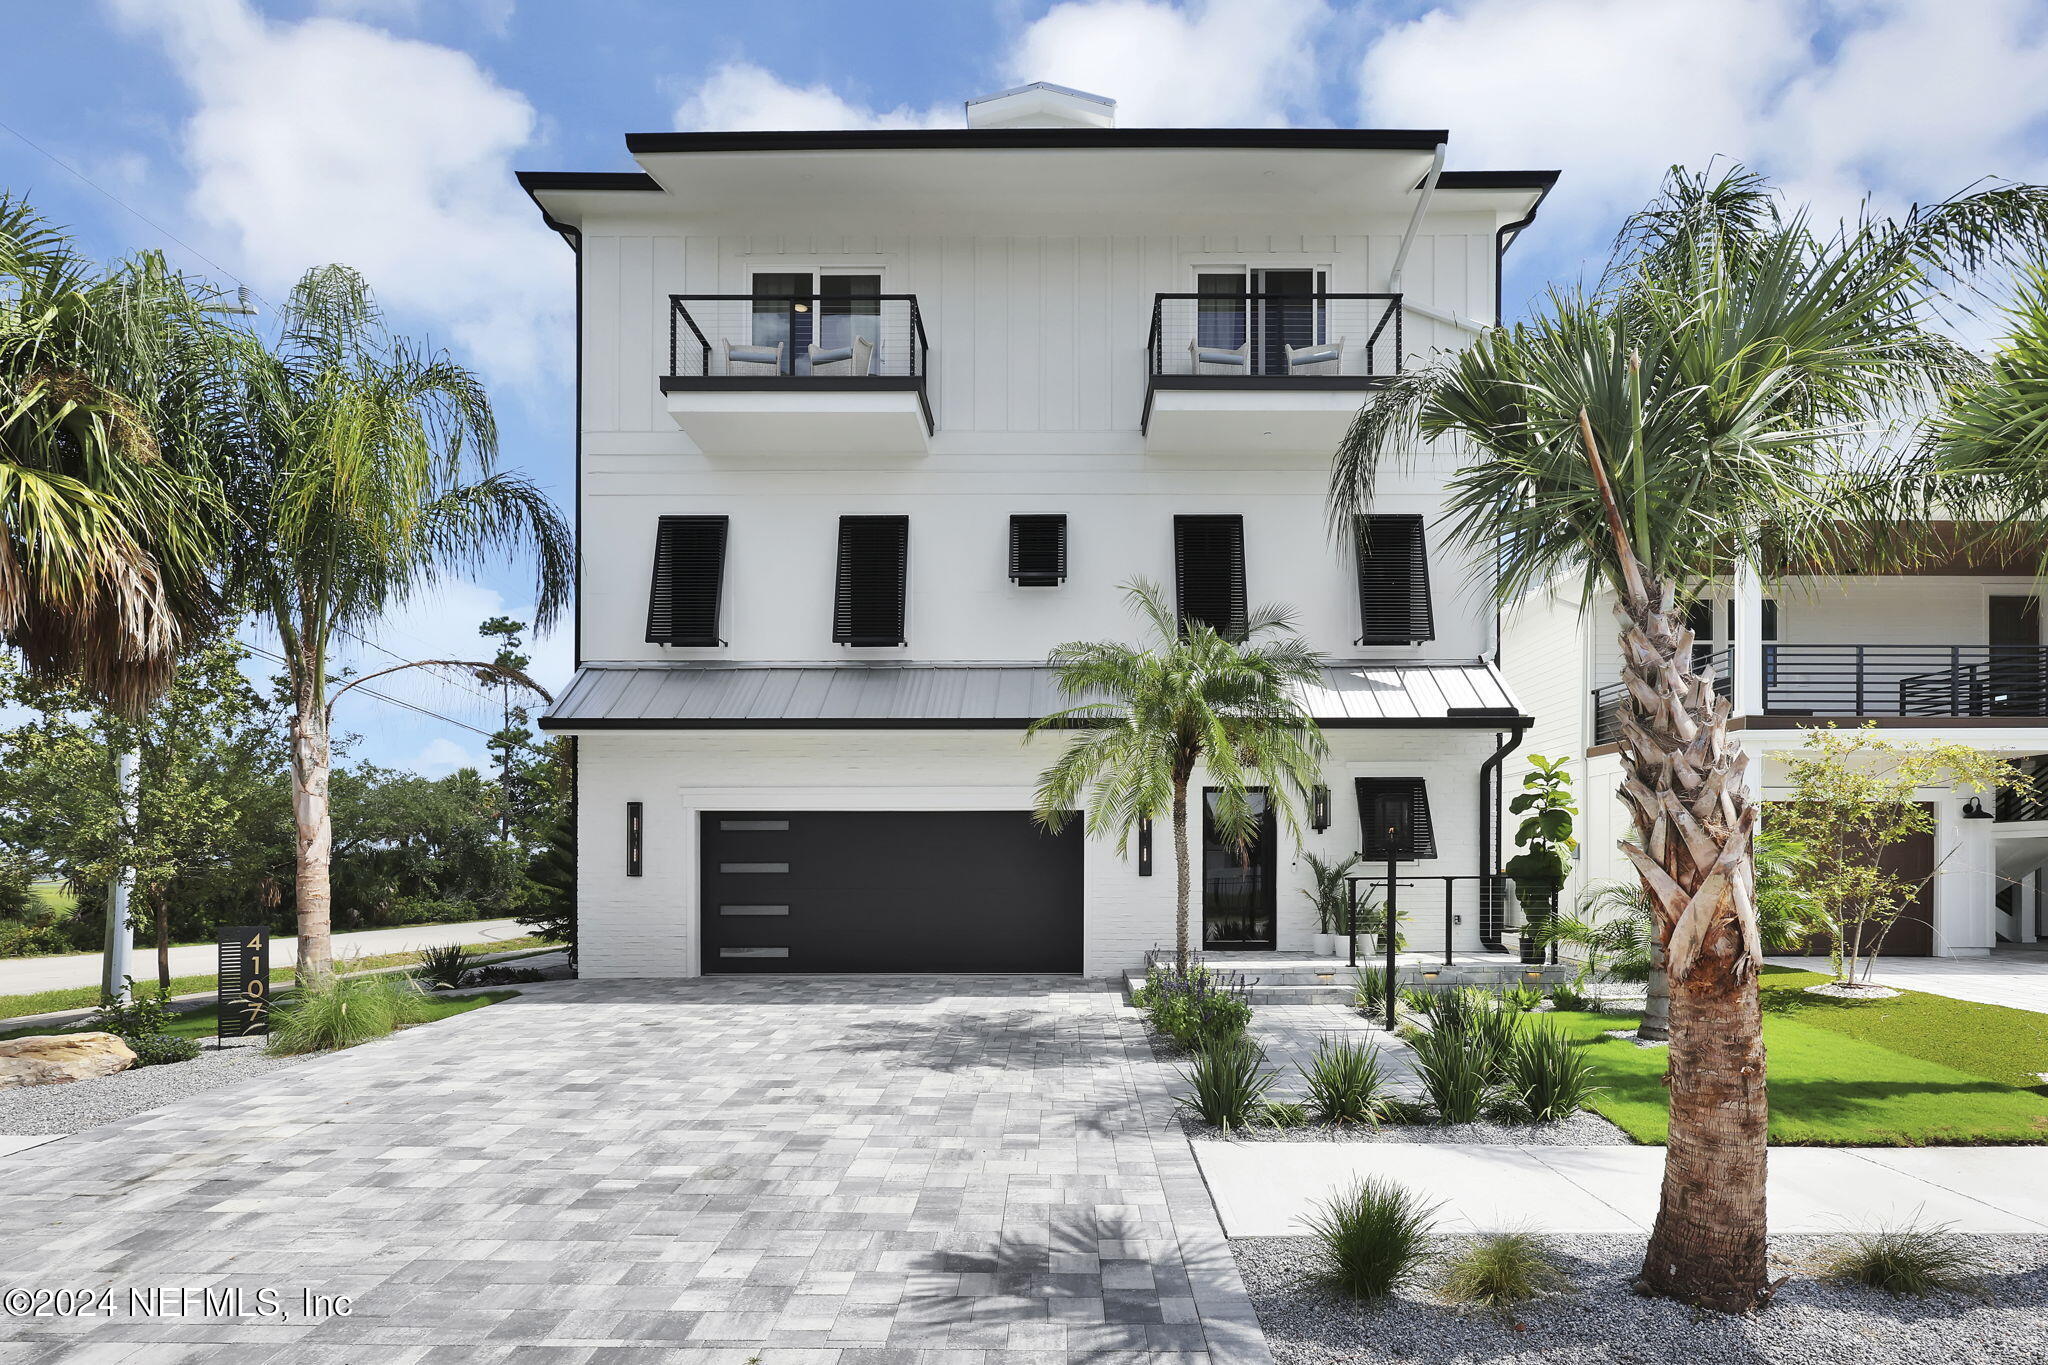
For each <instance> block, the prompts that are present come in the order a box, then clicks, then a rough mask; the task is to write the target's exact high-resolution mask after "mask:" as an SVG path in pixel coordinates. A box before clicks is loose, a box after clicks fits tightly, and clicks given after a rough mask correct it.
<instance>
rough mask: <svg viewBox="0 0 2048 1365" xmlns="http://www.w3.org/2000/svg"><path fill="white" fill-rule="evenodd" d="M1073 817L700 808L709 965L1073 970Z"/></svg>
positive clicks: (1077, 900)
mask: <svg viewBox="0 0 2048 1365" xmlns="http://www.w3.org/2000/svg"><path fill="white" fill-rule="evenodd" d="M1082 837H1083V836H1082V833H1081V829H1080V822H1079V821H1078V820H1077V821H1075V822H1074V823H1072V824H1070V825H1068V826H1067V828H1066V829H1065V830H1064V831H1062V832H1061V833H1059V834H1057V835H1053V834H1047V833H1046V832H1045V831H1044V830H1042V829H1040V828H1039V827H1038V826H1037V825H1036V824H1035V823H1033V821H1032V819H1031V817H1030V816H1029V815H1028V814H1026V813H1025V812H1023V811H725V812H718V813H714V814H707V815H705V816H704V817H703V839H702V845H701V846H702V849H703V866H704V884H703V892H704V896H703V902H702V903H703V907H704V909H703V921H704V970H705V971H706V972H1078V971H1080V970H1081V844H1082Z"/></svg>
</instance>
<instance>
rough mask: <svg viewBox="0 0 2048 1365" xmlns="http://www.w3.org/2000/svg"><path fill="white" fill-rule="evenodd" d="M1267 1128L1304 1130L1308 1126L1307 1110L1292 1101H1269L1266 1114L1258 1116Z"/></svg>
mask: <svg viewBox="0 0 2048 1365" xmlns="http://www.w3.org/2000/svg"><path fill="white" fill-rule="evenodd" d="M1260 1117H1261V1118H1263V1119H1264V1120H1265V1123H1266V1126H1267V1127H1269V1128H1304V1127H1306V1126H1307V1125H1308V1110H1306V1109H1304V1108H1302V1107H1301V1106H1300V1105H1298V1104H1296V1103H1294V1101H1292V1100H1271V1101H1268V1102H1267V1104H1266V1112H1265V1113H1264V1114H1263V1115H1261V1116H1260Z"/></svg>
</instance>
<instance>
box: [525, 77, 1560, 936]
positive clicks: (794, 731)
mask: <svg viewBox="0 0 2048 1365" xmlns="http://www.w3.org/2000/svg"><path fill="white" fill-rule="evenodd" d="M1446 136H1447V135H1446V134H1445V133H1443V132H1441V131H1435V130H1422V131H1408V130H1403V131H1371V130H1313V131H1304V130H1267V129H1258V130H1238V129H1224V130H1201V131H1193V130H1163V129H1119V128H1117V127H1115V126H1114V105H1113V103H1112V102H1111V101H1108V100H1104V99H1100V98H1097V97H1094V96H1089V95H1084V94H1081V93H1078V92H1074V91H1069V90H1063V89H1060V88H1057V87H1052V86H1044V85H1036V86H1027V87H1024V88H1022V89H1019V90H1013V91H1007V92H1004V93H1003V94H1000V95H996V96H992V97H990V98H987V99H983V100H977V101H974V102H972V103H971V104H969V105H968V107H967V113H966V118H965V121H964V126H963V127H960V128H958V129H951V130H924V131H887V132H873V131H869V132H792V133H654V134H645V135H634V136H629V137H628V138H627V139H626V145H627V149H628V151H630V152H631V154H632V156H633V158H634V159H635V161H637V163H638V165H639V167H640V169H638V170H636V171H631V172H623V173H619V172H605V173H583V172H567V173H563V172H541V173H530V174H526V175H524V176H522V177H521V180H522V183H523V185H524V186H525V188H526V189H527V191H528V193H529V194H530V195H531V196H532V197H533V199H534V200H535V201H536V202H537V203H538V205H539V207H540V209H541V211H542V213H543V214H544V215H545V218H546V221H547V223H548V224H549V225H550V226H551V227H553V228H554V229H556V230H557V231H558V232H560V234H561V235H562V236H563V237H564V238H565V239H566V241H567V243H568V245H569V247H570V248H571V249H572V251H573V253H574V263H575V270H576V295H577V299H578V317H577V352H576V364H577V381H578V389H577V395H578V396H577V407H578V418H577V432H578V451H577V469H578V481H577V489H576V519H577V523H578V531H579V538H580V544H581V568H580V579H579V584H578V593H577V603H578V609H577V625H576V633H577V634H576V643H577V662H578V669H577V673H576V677H575V680H574V682H573V683H572V685H571V686H570V687H569V688H568V689H567V690H566V691H565V692H564V693H563V695H562V696H561V697H560V698H559V699H558V700H557V701H556V703H555V704H554V705H553V706H552V708H551V709H550V710H549V711H548V713H547V715H546V717H545V718H544V720H543V721H542V722H541V723H542V725H543V726H544V727H545V728H546V729H547V730H549V731H551V732H553V733H556V734H566V735H573V736H575V737H576V740H577V753H578V773H579V777H578V797H577V800H578V813H579V814H578V832H579V849H580V873H579V909H580V914H581V930H580V932H581V964H582V970H583V971H584V972H585V973H587V974H589V975H592V976H608V977H619V976H684V975H694V974H698V973H731V972H792V973H795V972H894V971H989V972H1011V971H1034V972H1036V971H1043V972H1082V973H1087V974H1089V975H1091V976H1106V975H1111V974H1113V973H1116V972H1118V971H1121V970H1123V969H1127V968H1130V967H1132V966H1134V965H1136V964H1137V963H1139V962H1140V961H1142V959H1143V957H1144V955H1145V953H1146V952H1147V951H1148V950H1149V949H1152V948H1154V947H1157V946H1161V945H1170V944H1171V943H1172V941H1173V933H1174V925H1173V910H1174V889H1175V886H1174V876H1173V859H1172V852H1171V839H1170V833H1169V831H1168V830H1167V829H1166V828H1164V824H1163V822H1162V827H1161V828H1160V829H1159V830H1158V831H1157V834H1156V837H1155V836H1153V835H1152V834H1150V833H1149V832H1148V833H1143V834H1141V835H1140V836H1139V837H1138V838H1137V839H1135V840H1134V841H1133V843H1132V846H1131V848H1130V850H1129V853H1128V855H1127V856H1120V855H1119V854H1118V852H1117V850H1116V848H1115V846H1114V842H1113V841H1107V840H1093V839H1089V838H1088V837H1086V836H1085V835H1084V834H1083V832H1082V831H1081V829H1080V828H1079V827H1078V825H1069V826H1068V827H1067V829H1066V830H1065V831H1064V832H1063V833H1061V834H1058V835H1052V834H1048V833H1045V832H1043V831H1042V830H1041V829H1039V828H1038V827H1037V826H1036V825H1035V824H1034V823H1033V821H1032V819H1031V817H1030V814H1029V812H1030V809H1031V806H1032V797H1033V788H1034V786H1035V784H1036V782H1037V779H1038V776H1039V774H1040V773H1041V771H1042V770H1043V769H1044V768H1045V767H1046V766H1047V765H1048V764H1049V763H1051V762H1052V760H1053V759H1054V757H1055V756H1056V754H1057V753H1058V751H1059V748H1060V746H1061V745H1062V744H1063V743H1064V742H1065V741H1064V739H1063V738H1062V737H1060V736H1058V735H1051V736H1042V737H1040V738H1038V739H1035V740H1033V741H1032V742H1030V743H1028V744H1027V743H1026V742H1025V741H1024V736H1023V731H1024V727H1025V726H1026V725H1027V723H1029V722H1030V721H1031V720H1033V719H1034V718H1036V717H1039V716H1041V715H1043V714H1045V713H1046V712H1048V711H1049V710H1052V709H1054V708H1056V707H1057V706H1059V705H1061V704H1062V702H1061V699H1060V697H1059V696H1058V695H1057V693H1056V692H1055V690H1054V687H1053V685H1052V677H1051V675H1050V673H1049V671H1048V670H1047V669H1046V667H1045V666H1044V660H1045V657H1046V655H1047V652H1048V651H1049V650H1051V649H1052V648H1053V647H1054V646H1055V645H1058V644H1060V643H1062V642H1066V641H1074V640H1088V639H1107V638H1122V639H1127V640H1136V639H1137V638H1139V623H1138V622H1137V620H1136V619H1134V617H1133V616H1132V615H1131V614H1130V612H1129V611H1128V610H1127V607H1126V604H1125V601H1124V595H1123V591H1122V585H1124V584H1126V583H1128V582H1130V581H1132V580H1134V579H1137V578H1140V577H1144V578H1149V579H1152V580H1154V581H1156V582H1159V583H1161V584H1163V585H1164V586H1165V588H1166V590H1167V592H1168V593H1169V594H1170V596H1171V599H1172V601H1173V603H1174V606H1175V609H1176V611H1177V612H1178V613H1179V614H1180V615H1181V616H1182V617H1183V618H1189V619H1199V620H1204V621H1209V622H1213V623H1216V624H1218V625H1219V626H1222V627H1225V628H1229V627H1230V626H1231V625H1232V624H1233V623H1241V622H1242V621H1243V619H1244V617H1245V614H1246V612H1247V610H1248V609H1254V608H1256V607H1257V606H1258V605H1260V604H1263V603H1268V602H1280V603H1285V604H1288V605H1290V606H1291V607H1292V608H1293V609H1294V610H1295V612H1296V613H1297V616H1298V620H1299V623H1300V627H1301V629H1302V630H1303V632H1304V633H1305V635H1306V637H1307V639H1308V640H1309V641H1310V642H1311V644H1312V645H1313V646H1314V647H1315V648H1316V649H1317V650H1319V651H1320V652H1322V653H1323V654H1324V655H1325V656H1326V657H1327V658H1328V660H1329V664H1328V667H1327V668H1326V670H1325V683H1324V686H1323V687H1322V688H1321V689H1319V690H1318V691H1317V692H1316V693H1315V694H1314V696H1313V697H1312V698H1311V701H1312V704H1313V709H1314V711H1315V713H1316V714H1317V716H1318V717H1319V718H1320V720H1321V723H1322V725H1323V727H1324V729H1325V733H1326V735H1327V737H1328V740H1329V744H1330V756H1329V759H1328V765H1327V770H1326V774H1325V789H1324V790H1321V791H1319V792H1318V793H1317V794H1316V798H1315V800H1314V801H1313V802H1312V806H1313V809H1312V811H1311V812H1310V814H1311V815H1312V819H1311V820H1310V824H1311V825H1312V826H1313V828H1312V829H1309V830H1306V831H1305V832H1304V838H1303V840H1302V841H1300V843H1301V844H1305V846H1306V847H1307V848H1309V849H1312V850H1317V851H1320V852H1324V853H1328V854H1332V855H1339V856H1341V855H1343V854H1346V853H1351V852H1354V851H1365V852H1367V853H1370V854H1373V855H1374V856H1375V857H1384V856H1385V855H1386V853H1387V852H1388V850H1387V849H1386V848H1385V847H1384V846H1383V844H1384V839H1382V840H1381V845H1382V846H1377V847H1376V846H1374V845H1373V843H1372V840H1371V839H1370V838H1369V837H1368V831H1366V830H1364V829H1362V828H1361V802H1363V803H1364V808H1365V809H1366V810H1367V812H1368V814H1369V813H1370V812H1371V811H1372V810H1374V809H1380V810H1382V811H1383V812H1384V810H1386V809H1388V808H1389V805H1388V804H1386V803H1390V805H1391V806H1392V807H1397V808H1398V809H1400V810H1402V811H1405V812H1408V813H1409V815H1410V816H1411V818H1410V819H1409V820H1408V821H1407V822H1405V827H1406V830H1407V834H1408V837H1409V838H1410V839H1411V840H1412V844H1411V846H1407V847H1402V848H1398V849H1395V850H1393V852H1394V853H1395V854H1396V855H1398V856H1399V857H1401V858H1402V860H1403V861H1402V863H1401V867H1402V871H1403V873H1404V875H1405V874H1409V873H1412V874H1415V875H1416V876H1418V877H1421V876H1432V877H1438V878H1449V877H1455V878H1461V879H1464V881H1463V882H1462V883H1459V884H1458V885H1464V886H1466V887H1467V888H1468V889H1469V887H1470V879H1471V878H1474V877H1476V876H1478V875H1480V874H1482V873H1490V872H1492V871H1493V870H1494V869H1495V868H1496V867H1497V865H1498V862H1497V860H1498V856H1499V853H1498V844H1499V833H1498V828H1497V826H1498V821H1497V819H1496V818H1495V810H1496V806H1495V805H1494V804H1493V800H1492V798H1491V796H1490V795H1489V784H1490V783H1491V782H1492V781H1494V780H1495V779H1496V778H1497V776H1498V773H1499V771H1500V769H1501V766H1502V763H1503V761H1504V756H1505V755H1506V754H1507V753H1508V752H1509V751H1510V750H1511V749H1512V748H1513V747H1514V745H1515V744H1516V742H1517V740H1518V738H1519V737H1520V735H1521V734H1522V733H1523V731H1524V730H1525V729H1526V728H1527V726H1528V724H1529V718H1528V717H1527V716H1525V715H1524V714H1523V710H1522V708H1521V706H1520V705H1519V704H1518V703H1517V702H1516V701H1515V699H1514V698H1513V696H1512V695H1511V694H1510V693H1509V691H1508V690H1507V688H1506V686H1505V685H1504V683H1503V680H1502V678H1501V675H1500V673H1499V671H1498V669H1497V668H1496V667H1495V665H1494V663H1493V662H1492V660H1491V656H1492V655H1493V653H1494V651H1495V646H1496V638H1495V632H1496V613H1495V610H1494V607H1493V604H1492V599H1491V595H1490V582H1489V579H1488V573H1489V569H1488V566H1486V565H1484V564H1479V565H1474V564H1472V563H1468V562H1467V561H1466V559H1465V558H1464V557H1463V556H1462V555H1461V554H1459V553H1456V552H1454V550H1453V549H1452V547H1451V546H1449V545H1448V544H1447V543H1445V542H1444V541H1443V540H1442V539H1441V538H1440V537H1439V535H1438V534H1437V532H1436V530H1435V528H1433V527H1432V526H1431V522H1432V521H1433V520H1434V518H1435V515H1436V513H1437V511H1438V509H1439V506H1440V503H1441V496H1442V482H1443V478H1444V474H1445V472H1446V471H1445V469H1444V468H1443V467H1442V466H1438V465H1432V464H1429V463H1421V462H1419V463H1417V464H1416V465H1414V466H1413V467H1412V468H1411V469H1408V470H1407V471H1405V472H1403V473H1401V474H1400V475H1398V476H1397V477H1394V478H1391V479H1389V480H1388V481H1387V482H1386V483H1385V485H1384V486H1383V487H1382V489H1381V491H1380V494H1379V499H1378V502H1377V503H1376V504H1375V506H1374V507H1373V508H1372V509H1370V514H1369V515H1368V516H1367V517H1365V518H1364V519H1363V521H1362V522H1361V523H1360V525H1359V528H1358V529H1359V534H1358V535H1357V537H1356V538H1355V539H1356V546H1357V547H1362V549H1361V548H1354V546H1353V544H1352V543H1350V542H1343V543H1340V542H1339V541H1337V540H1334V539H1333V538H1332V536H1331V534H1330V532H1329V529H1328V524H1327V523H1328V517H1327V511H1326V496H1325V495H1326V488H1327V485H1328V477H1329V468H1330V456H1331V452H1332V450H1333V449H1334V447H1335V445H1336V443H1337V441H1338V439H1339V437H1340V435H1341V434H1342V432H1343V431H1344V429H1345V427H1346V425H1347V424H1348V422H1349V420H1350V418H1351V415H1352V413H1353V412H1355V411H1356V409H1357V407H1358V404H1359V402H1360V401H1361V396H1362V394H1363V393H1364V392H1366V391H1368V390H1369V389H1370V388H1371V387H1372V386H1373V385H1375V384H1377V383H1381V382H1383V381H1384V379H1385V377H1386V376H1387V375H1388V374H1389V373H1392V372H1393V371H1394V370H1395V369H1396V368H1397V367H1399V366H1401V365H1402V364H1404V363H1411V364H1412V363H1414V361H1415V359H1416V358H1417V357H1420V356H1423V355H1426V354H1427V353H1429V352H1430V351H1432V350H1434V349H1438V348H1448V347H1456V346H1460V345H1463V344H1466V343H1467V342H1468V341H1469V339H1470V338H1471V336H1472V335H1473V334H1474V332H1475V330H1476V329H1477V328H1480V327H1483V326H1485V325H1487V324H1490V323H1491V322H1493V321H1494V319H1495V316H1496V313H1497V310H1498V306H1499V302H1498V300H1499V280H1500V263H1501V257H1502V254H1503V253H1504V252H1505V251H1506V250H1507V249H1508V247H1509V246H1510V245H1511V244H1512V243H1513V241H1514V240H1515V239H1516V237H1517V235H1518V234H1519V233H1520V232H1521V231H1523V230H1524V229H1525V228H1526V227H1527V226H1528V225H1529V223H1530V222H1531V220H1532V219H1533V218H1534V216H1535V213H1536V208H1537V205H1538V204H1539V203H1540V202H1541V200H1542V198H1543V196H1544V194H1545V192H1546V191H1547V189H1548V188H1549V187H1550V185H1551V184H1552V182H1553V181H1554V180H1555V178H1556V177H1555V175H1554V173H1550V172H1536V171H1455V170H1445V169H1443V163H1444V146H1445V142H1446ZM1193 841H1194V857H1195V860H1196V873H1197V884H1198V886H1199V888H1200V891H1199V895H1200V903H1199V905H1198V907H1197V909H1196V915H1197V916H1198V925H1197V933H1198V934H1199V936H1200V940H1201V942H1202V943H1203V944H1204V945H1206V946H1207V947H1209V948H1212V949H1235V950H1246V951H1258V950H1264V949H1276V950H1300V949H1303V948H1306V947H1308V946H1309V943H1310V939H1311V936H1312V935H1313V934H1315V933H1316V932H1317V927H1318V926H1317V923H1316V918H1315V914H1314V911H1313V909H1312V907H1311V904H1310V902H1309V901H1308V900H1307V899H1306V898H1305V897H1304V896H1303V895H1302V894H1301V890H1302V889H1303V888H1304V887H1305V886H1306V885H1307V884H1308V882H1307V872H1306V868H1305V866H1303V865H1302V864H1301V862H1300V854H1301V852H1302V848H1301V847H1300V846H1298V845H1297V841H1294V840H1291V839H1286V838H1284V837H1282V836H1281V835H1280V834H1279V833H1278V832H1277V831H1275V832H1271V833H1269V834H1268V835H1267V836H1266V837H1264V838H1262V839H1261V840H1260V841H1259V842H1258V845H1257V846H1256V848H1254V849H1252V850H1249V851H1245V850H1238V849H1233V848H1228V847H1224V846H1222V845H1220V844H1219V842H1218V841H1217V840H1216V839H1215V838H1214V837H1213V836H1212V835H1211V834H1210V833H1209V832H1208V831H1206V830H1205V829H1203V828H1201V827H1200V826H1199V825H1198V826H1197V827H1196V828H1195V829H1194V831H1193ZM1430 885H1431V886H1432V887H1439V886H1453V884H1452V883H1448V882H1432V883H1430ZM1417 894H1418V896H1419V895H1421V894H1422V893H1419V892H1418V893H1417ZM1428 894H1429V895H1430V896H1431V897H1432V898H1434V897H1437V896H1439V894H1440V893H1439V892H1438V891H1435V890H1432V891H1431V892H1429V893H1428ZM1451 899H1453V900H1455V901H1456V904H1455V905H1452V906H1451V907H1450V909H1449V911H1448V912H1447V913H1446V915H1445V916H1443V917H1442V919H1439V918H1438V917H1436V915H1435V912H1434V908H1433V907H1435V906H1436V905H1437V904H1438V903H1439V902H1438V900H1437V899H1430V900H1429V901H1428V902H1427V904H1428V905H1429V906H1430V907H1432V909H1431V910H1430V912H1429V914H1428V915H1427V916H1425V917H1424V919H1423V920H1422V921H1421V922H1420V923H1418V924H1417V926H1416V927H1415V928H1413V929H1411V930H1410V937H1411V940H1416V943H1415V946H1417V947H1429V946H1433V947H1435V948H1437V949H1439V950H1440V949H1442V948H1443V947H1444V946H1445V945H1444V944H1443V942H1442V939H1441V934H1442V933H1443V932H1444V930H1443V927H1442V926H1443V925H1444V924H1445V923H1446V922H1448V931H1449V933H1450V935H1451V939H1452V943H1451V945H1450V946H1453V947H1456V948H1458V949H1460V950H1469V951H1473V952H1479V951H1482V950H1484V949H1485V948H1487V947H1491V946H1497V945H1498V942H1499V939H1500V935H1501V932H1502V927H1501V925H1500V924H1498V923H1497V922H1493V920H1494V919H1495V918H1497V917H1491V916H1489V915H1487V914H1486V913H1484V912H1482V911H1481V910H1480V908H1479V907H1480V904H1481V899H1480V898H1479V897H1477V896H1470V895H1465V894H1464V893H1463V892H1458V891H1457V890H1456V887H1455V886H1453V891H1452V893H1451ZM1418 913H1420V910H1419V909H1418ZM1432 934H1434V935H1436V937H1435V939H1434V940H1432V939H1431V937H1430V936H1431V935H1432Z"/></svg>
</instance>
